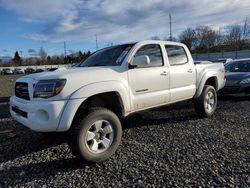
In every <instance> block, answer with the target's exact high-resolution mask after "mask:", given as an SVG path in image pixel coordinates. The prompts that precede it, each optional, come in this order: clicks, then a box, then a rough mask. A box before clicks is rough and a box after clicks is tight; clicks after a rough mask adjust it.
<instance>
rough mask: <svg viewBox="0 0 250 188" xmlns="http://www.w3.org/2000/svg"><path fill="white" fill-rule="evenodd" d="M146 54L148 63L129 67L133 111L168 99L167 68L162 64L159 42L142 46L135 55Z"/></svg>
mask: <svg viewBox="0 0 250 188" xmlns="http://www.w3.org/2000/svg"><path fill="white" fill-rule="evenodd" d="M139 55H147V56H148V57H149V59H150V64H149V65H148V66H145V67H140V68H133V69H129V71H128V77H129V84H130V87H131V102H132V107H133V111H137V110H140V109H146V108H149V107H153V106H157V105H160V104H163V103H166V102H168V101H169V96H170V94H169V70H168V67H166V66H164V61H163V57H162V50H161V47H160V45H159V44H148V45H144V46H142V47H141V48H140V49H139V50H138V51H137V52H136V54H135V56H139Z"/></svg>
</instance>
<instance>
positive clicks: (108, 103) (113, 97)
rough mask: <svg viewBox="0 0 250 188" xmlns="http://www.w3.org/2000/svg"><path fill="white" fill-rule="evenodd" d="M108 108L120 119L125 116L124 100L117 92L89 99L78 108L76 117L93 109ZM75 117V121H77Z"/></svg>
mask: <svg viewBox="0 0 250 188" xmlns="http://www.w3.org/2000/svg"><path fill="white" fill-rule="evenodd" d="M98 107H102V108H107V109H109V110H111V111H112V112H114V113H115V114H116V115H117V116H118V117H119V118H121V117H123V116H124V107H123V103H122V99H121V97H120V95H119V93H117V92H107V93H101V94H97V95H93V96H91V97H89V98H87V99H86V100H85V101H84V102H83V103H82V104H81V105H80V107H79V108H78V110H77V112H76V114H75V117H78V115H79V116H81V114H84V113H86V112H88V110H89V109H91V108H98ZM75 117H74V119H75Z"/></svg>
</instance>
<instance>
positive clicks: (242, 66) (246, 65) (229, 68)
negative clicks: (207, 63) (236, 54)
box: [225, 60, 250, 72]
mask: <svg viewBox="0 0 250 188" xmlns="http://www.w3.org/2000/svg"><path fill="white" fill-rule="evenodd" d="M225 70H226V72H250V60H248V61H247V60H246V61H233V62H231V63H228V64H227V65H226V66H225Z"/></svg>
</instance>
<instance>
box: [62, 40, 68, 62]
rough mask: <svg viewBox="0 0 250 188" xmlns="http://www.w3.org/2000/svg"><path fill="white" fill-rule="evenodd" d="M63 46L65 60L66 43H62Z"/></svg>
mask: <svg viewBox="0 0 250 188" xmlns="http://www.w3.org/2000/svg"><path fill="white" fill-rule="evenodd" d="M63 46H64V57H65V58H66V56H67V49H66V42H65V41H64V42H63Z"/></svg>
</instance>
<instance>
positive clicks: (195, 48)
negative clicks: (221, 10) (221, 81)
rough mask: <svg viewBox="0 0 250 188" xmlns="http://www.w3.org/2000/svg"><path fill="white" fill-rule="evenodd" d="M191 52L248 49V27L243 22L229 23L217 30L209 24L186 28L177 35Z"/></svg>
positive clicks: (246, 23)
mask: <svg viewBox="0 0 250 188" xmlns="http://www.w3.org/2000/svg"><path fill="white" fill-rule="evenodd" d="M179 41H180V42H182V43H184V44H186V45H187V46H188V48H189V49H190V50H191V51H192V52H193V53H204V52H222V51H238V50H245V49H250V27H249V25H248V20H247V19H245V22H244V23H243V24H239V25H229V26H226V27H223V28H220V29H218V30H216V29H213V28H212V27H209V26H199V27H196V28H187V29H185V30H184V31H182V32H181V34H180V35H179Z"/></svg>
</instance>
